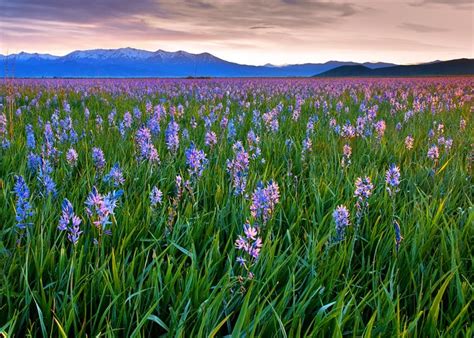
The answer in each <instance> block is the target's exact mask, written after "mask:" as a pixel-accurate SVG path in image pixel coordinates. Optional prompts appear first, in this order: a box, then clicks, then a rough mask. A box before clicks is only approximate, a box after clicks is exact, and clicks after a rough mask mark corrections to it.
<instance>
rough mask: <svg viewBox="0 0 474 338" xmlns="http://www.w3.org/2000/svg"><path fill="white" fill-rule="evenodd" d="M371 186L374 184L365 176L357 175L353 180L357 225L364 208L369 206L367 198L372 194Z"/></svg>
mask: <svg viewBox="0 0 474 338" xmlns="http://www.w3.org/2000/svg"><path fill="white" fill-rule="evenodd" d="M373 188H374V186H373V184H372V182H371V181H370V178H369V177H367V176H365V177H364V178H361V177H358V178H357V180H356V182H355V191H354V197H357V202H356V208H357V213H356V217H357V225H359V223H360V220H361V218H362V215H363V213H364V211H365V209H366V208H367V207H368V206H369V202H368V199H369V197H370V196H371V195H372V190H373Z"/></svg>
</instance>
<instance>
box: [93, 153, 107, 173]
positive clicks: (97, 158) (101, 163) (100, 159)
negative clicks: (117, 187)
mask: <svg viewBox="0 0 474 338" xmlns="http://www.w3.org/2000/svg"><path fill="white" fill-rule="evenodd" d="M92 162H93V163H94V166H95V168H96V169H97V170H98V171H102V170H103V169H104V167H105V165H106V162H105V157H104V152H103V151H102V149H100V148H98V147H94V148H92Z"/></svg>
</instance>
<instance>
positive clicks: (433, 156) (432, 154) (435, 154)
mask: <svg viewBox="0 0 474 338" xmlns="http://www.w3.org/2000/svg"><path fill="white" fill-rule="evenodd" d="M427 156H428V158H429V159H430V160H432V161H433V162H437V161H438V159H439V149H438V147H437V146H436V145H432V146H431V147H430V148H429V149H428V153H427Z"/></svg>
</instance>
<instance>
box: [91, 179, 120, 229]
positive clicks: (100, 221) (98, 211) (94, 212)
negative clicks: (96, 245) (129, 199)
mask: <svg viewBox="0 0 474 338" xmlns="http://www.w3.org/2000/svg"><path fill="white" fill-rule="evenodd" d="M122 194H123V190H119V191H113V192H110V193H108V194H107V195H101V194H100V193H99V191H98V190H97V188H96V187H95V186H94V187H92V191H91V192H90V193H89V196H87V199H86V202H85V204H86V213H87V215H88V216H89V217H90V218H91V221H92V224H94V225H95V227H96V228H97V229H99V231H100V232H99V234H100V235H101V234H102V231H103V232H104V233H105V234H110V231H108V230H106V229H105V228H106V227H107V225H108V224H111V221H110V216H111V215H113V214H114V210H115V208H116V206H117V202H118V199H119V198H120V196H122Z"/></svg>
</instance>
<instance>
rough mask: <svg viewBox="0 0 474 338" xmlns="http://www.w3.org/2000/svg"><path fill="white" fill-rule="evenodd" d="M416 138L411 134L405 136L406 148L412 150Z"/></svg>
mask: <svg viewBox="0 0 474 338" xmlns="http://www.w3.org/2000/svg"><path fill="white" fill-rule="evenodd" d="M414 141H415V140H414V139H413V137H412V136H411V135H408V136H407V137H406V138H405V148H407V149H408V150H411V149H413V142H414Z"/></svg>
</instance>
